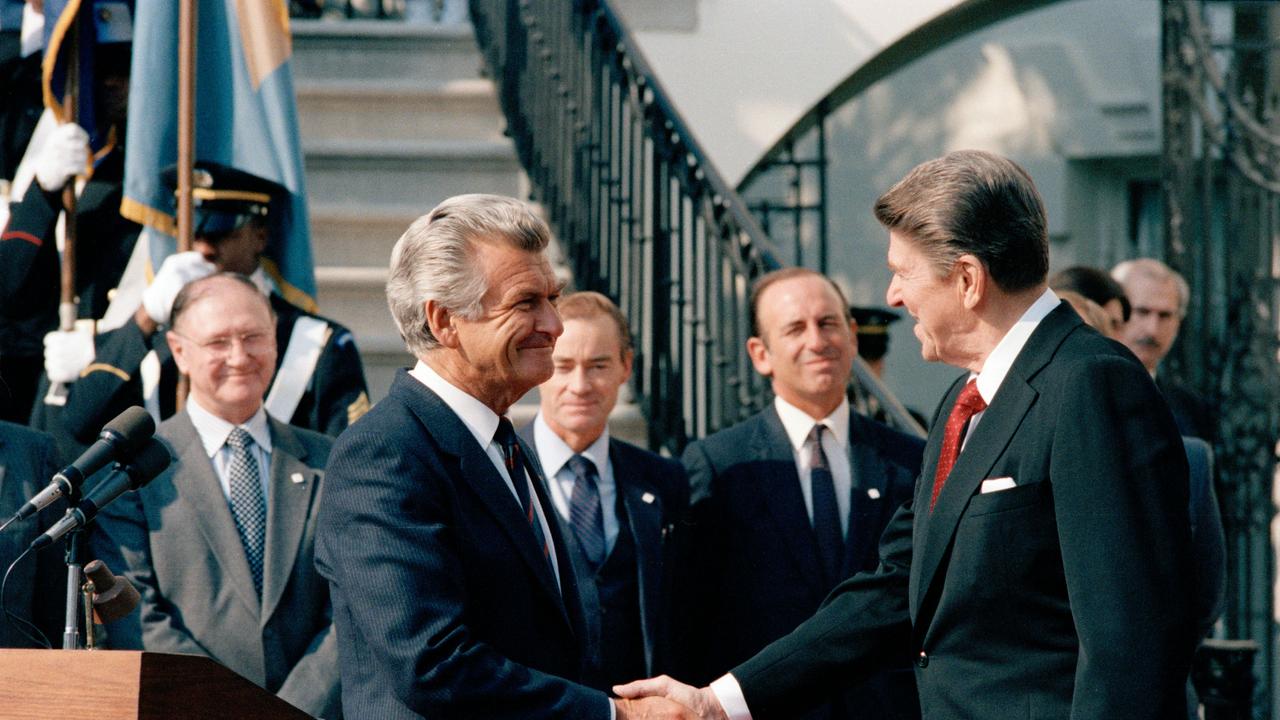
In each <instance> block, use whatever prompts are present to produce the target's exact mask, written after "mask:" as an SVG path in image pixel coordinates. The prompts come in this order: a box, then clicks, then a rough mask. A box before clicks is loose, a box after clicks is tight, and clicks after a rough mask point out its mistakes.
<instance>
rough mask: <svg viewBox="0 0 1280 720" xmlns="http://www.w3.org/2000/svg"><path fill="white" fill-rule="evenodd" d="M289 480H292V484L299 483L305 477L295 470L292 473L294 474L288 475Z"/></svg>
mask: <svg viewBox="0 0 1280 720" xmlns="http://www.w3.org/2000/svg"><path fill="white" fill-rule="evenodd" d="M289 480H290V482H292V483H293V484H294V485H301V484H302V483H303V481H304V480H306V478H304V477H302V473H300V472H296V473H294V474H292V475H290V476H289Z"/></svg>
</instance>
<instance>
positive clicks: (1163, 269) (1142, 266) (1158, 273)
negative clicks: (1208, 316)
mask: <svg viewBox="0 0 1280 720" xmlns="http://www.w3.org/2000/svg"><path fill="white" fill-rule="evenodd" d="M1139 277H1143V278H1147V279H1148V280H1154V281H1156V282H1162V283H1167V282H1172V283H1174V284H1175V285H1177V287H1178V315H1179V316H1181V317H1186V316H1187V306H1188V305H1190V304H1191V287H1190V286H1189V285H1187V280H1186V278H1184V277H1182V274H1181V273H1179V272H1178V271H1177V270H1174V269H1173V268H1171V267H1169V266H1168V265H1165V264H1164V263H1162V262H1160V261H1159V260H1156V259H1155V258H1134V259H1133V260H1125V261H1124V262H1122V263H1120V264H1118V265H1116V266H1115V267H1113V268H1111V279H1112V280H1115V281H1116V282H1118V283H1120V284H1121V285H1122V286H1127V285H1128V283H1129V281H1130V280H1131V279H1133V278H1139Z"/></svg>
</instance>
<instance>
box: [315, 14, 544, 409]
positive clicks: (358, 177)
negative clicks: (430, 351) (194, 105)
mask: <svg viewBox="0 0 1280 720" xmlns="http://www.w3.org/2000/svg"><path fill="white" fill-rule="evenodd" d="M292 28H293V49H294V57H293V72H294V86H295V90H296V92H297V96H298V121H299V123H300V125H301V127H302V146H303V150H304V152H305V153H306V171H307V194H308V201H309V204H310V210H311V238H312V249H313V251H314V253H315V258H316V282H317V284H318V286H319V298H318V301H319V303H320V312H321V313H323V314H325V315H327V316H329V317H332V318H333V319H335V320H337V321H338V322H341V323H342V324H344V325H346V326H347V327H349V328H350V329H351V331H352V332H354V333H355V336H356V343H357V344H358V346H359V347H360V352H361V354H362V355H363V357H364V363H365V374H366V376H367V378H368V381H369V391H370V395H371V399H372V400H373V401H375V402H376V401H377V400H378V399H379V398H381V397H383V396H384V395H386V392H387V388H388V386H389V385H390V383H391V378H392V376H393V375H394V373H395V370H396V368H399V367H405V366H407V365H411V364H412V362H413V358H411V357H410V356H409V354H408V353H407V352H406V351H405V349H404V345H403V343H402V342H401V341H400V336H399V335H398V334H397V333H396V329H395V325H394V324H393V323H392V321H391V316H390V314H389V313H388V311H387V303H386V296H385V294H384V286H385V283H386V277H387V263H388V261H389V259H390V257H391V247H392V246H393V245H394V244H395V242H396V240H397V239H399V237H400V234H401V233H403V232H404V230H405V228H407V227H408V226H409V223H410V222H412V221H413V220H414V218H417V217H418V216H419V215H422V214H424V213H426V212H427V211H429V210H430V209H431V208H433V207H435V205H436V204H437V203H439V202H440V201H441V200H444V199H445V198H447V197H449V196H451V195H456V194H458V193H463V192H492V193H501V194H504V195H514V196H517V197H520V196H523V195H524V194H525V193H524V188H525V185H524V180H523V175H522V173H521V171H520V167H519V163H518V162H517V161H516V157H515V149H514V147H513V146H512V144H511V141H510V140H508V139H507V138H505V137H503V135H502V128H503V125H504V123H503V119H502V113H501V111H500V110H499V109H498V103H497V99H496V98H495V96H494V89H493V85H492V84H491V83H490V82H489V81H488V80H485V79H483V78H481V77H480V68H481V59H480V53H479V51H478V50H477V49H476V46H475V40H474V39H473V37H472V32H471V27H470V26H469V25H461V26H433V25H414V24H406V23H403V22H397V21H380V20H367V21H360V20H351V21H305V20H295V21H294V22H293V23H292Z"/></svg>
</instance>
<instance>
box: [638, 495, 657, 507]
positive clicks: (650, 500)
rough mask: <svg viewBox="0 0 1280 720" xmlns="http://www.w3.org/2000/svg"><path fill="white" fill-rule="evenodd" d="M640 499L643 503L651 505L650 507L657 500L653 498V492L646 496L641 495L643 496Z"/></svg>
mask: <svg viewBox="0 0 1280 720" xmlns="http://www.w3.org/2000/svg"><path fill="white" fill-rule="evenodd" d="M640 499H641V500H643V501H645V503H647V504H649V505H652V504H653V501H654V500H656V499H657V498H655V497H654V496H653V493H651V492H647V493H645V494H643V495H641V496H640Z"/></svg>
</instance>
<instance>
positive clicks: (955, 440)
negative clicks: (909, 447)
mask: <svg viewBox="0 0 1280 720" xmlns="http://www.w3.org/2000/svg"><path fill="white" fill-rule="evenodd" d="M986 409H987V402H986V401H985V400H983V399H982V395H980V394H978V383H977V382H976V381H975V380H970V381H969V382H968V383H966V384H965V386H964V389H963V390H961V391H960V397H958V398H956V404H955V407H953V408H951V415H949V416H948V417H947V424H946V426H945V427H944V428H943V430H942V453H941V454H940V455H938V470H937V472H935V473H934V474H933V496H932V497H931V498H930V499H929V510H933V506H934V505H937V504H938V493H940V492H942V486H943V485H944V484H945V483H946V482H947V476H948V475H950V474H951V468H953V467H955V464H956V458H958V457H960V444H961V440H962V438H963V436H964V429H965V426H967V425H968V424H969V420H970V419H971V418H973V416H974V415H977V414H978V413H980V412H982V411H983V410H986Z"/></svg>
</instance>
